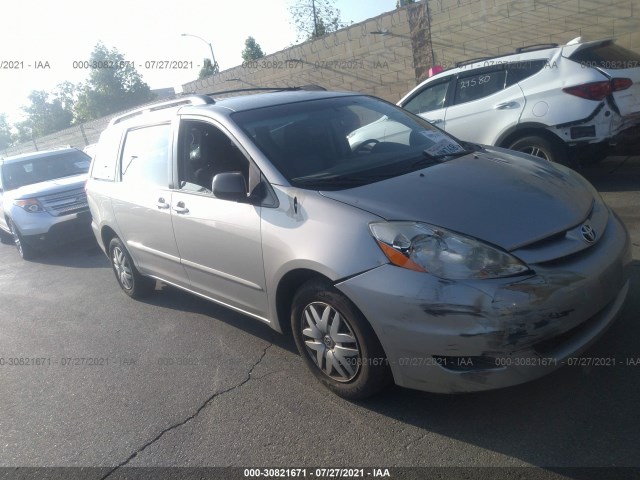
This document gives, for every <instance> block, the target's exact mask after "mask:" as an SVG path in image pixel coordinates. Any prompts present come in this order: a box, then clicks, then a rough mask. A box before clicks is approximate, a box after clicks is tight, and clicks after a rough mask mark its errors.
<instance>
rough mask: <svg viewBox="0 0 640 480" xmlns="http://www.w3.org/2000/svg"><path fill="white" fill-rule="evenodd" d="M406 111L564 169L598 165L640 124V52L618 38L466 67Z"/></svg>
mask: <svg viewBox="0 0 640 480" xmlns="http://www.w3.org/2000/svg"><path fill="white" fill-rule="evenodd" d="M398 105H399V106H401V107H403V108H405V109H407V110H409V111H410V112H413V113H415V114H418V115H420V116H421V117H423V118H425V119H427V120H428V121H429V122H431V123H432V124H434V125H436V126H438V127H440V128H442V129H443V130H445V131H447V132H448V133H450V134H452V135H454V136H456V137H458V138H460V139H462V140H466V141H470V142H475V143H480V144H485V145H495V146H499V147H505V148H510V149H513V150H518V151H521V152H525V153H529V154H532V155H535V156H538V157H542V158H546V159H547V160H551V161H559V162H562V163H566V162H567V159H568V158H570V154H572V153H578V154H579V155H580V156H581V157H587V156H589V157H591V159H592V160H597V159H600V158H604V157H605V156H606V155H607V153H608V147H609V145H610V144H611V143H612V142H615V136H616V135H617V134H618V133H620V132H621V131H622V130H624V129H626V128H629V127H634V126H637V125H640V54H638V53H636V52H632V51H630V50H627V49H625V48H623V47H620V46H619V45H616V44H615V43H614V41H613V40H600V41H594V42H581V39H580V38H576V39H574V40H572V41H570V42H569V43H567V44H566V45H564V46H557V45H555V44H550V45H533V46H531V47H524V48H520V49H518V50H516V53H514V54H510V55H504V56H501V57H495V58H483V59H476V60H470V61H467V62H464V63H459V64H458V65H457V67H456V68H452V69H449V70H445V71H442V72H440V73H438V74H436V75H434V76H432V77H431V78H429V79H427V80H425V81H424V82H422V83H421V84H420V85H418V86H417V87H416V88H414V89H413V90H411V91H410V92H409V93H408V94H407V95H406V96H405V97H404V98H402V99H401V100H400V101H399V102H398ZM359 135H360V136H366V135H367V133H366V132H361V133H360V134H359ZM374 137H375V135H374ZM361 140H365V139H364V138H362V139H361Z"/></svg>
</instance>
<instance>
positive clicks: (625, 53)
mask: <svg viewBox="0 0 640 480" xmlns="http://www.w3.org/2000/svg"><path fill="white" fill-rule="evenodd" d="M569 58H570V59H571V60H573V61H574V62H578V63H580V64H581V65H582V66H583V67H599V68H606V69H611V70H620V69H625V68H636V67H640V54H639V53H636V52H632V51H631V50H627V49H626V48H623V47H621V46H619V45H616V44H615V43H613V42H605V43H601V44H598V45H594V46H592V47H586V48H583V49H582V50H578V51H577V52H575V53H574V54H573V55H571V56H570V57H569Z"/></svg>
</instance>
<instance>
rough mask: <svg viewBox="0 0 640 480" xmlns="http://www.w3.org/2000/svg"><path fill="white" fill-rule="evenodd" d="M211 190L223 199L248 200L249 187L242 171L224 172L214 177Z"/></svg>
mask: <svg viewBox="0 0 640 480" xmlns="http://www.w3.org/2000/svg"><path fill="white" fill-rule="evenodd" d="M211 191H212V192H213V194H214V195H215V196H216V198H220V199H222V200H232V201H235V202H246V201H247V187H246V185H245V182H244V176H243V175H242V173H240V172H223V173H218V174H217V175H216V176H215V177H213V184H212V187H211Z"/></svg>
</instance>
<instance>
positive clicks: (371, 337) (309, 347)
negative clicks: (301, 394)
mask: <svg viewBox="0 0 640 480" xmlns="http://www.w3.org/2000/svg"><path fill="white" fill-rule="evenodd" d="M291 327H292V330H293V336H294V338H295V342H296V345H297V347H298V351H299V352H300V355H301V356H302V359H303V361H304V363H305V365H306V366H307V368H309V370H311V372H312V373H313V374H314V375H315V377H316V378H317V379H318V380H320V381H321V382H322V383H323V384H324V385H325V386H327V387H328V388H329V389H330V390H331V391H333V392H334V393H336V394H337V395H339V396H341V397H343V398H346V399H349V400H360V399H364V398H367V397H370V396H371V395H373V394H375V393H377V392H379V391H380V390H382V389H383V388H385V387H386V386H387V385H389V384H390V383H391V380H392V376H391V369H390V368H389V363H388V360H387V358H386V355H385V353H384V350H383V348H382V345H380V342H379V340H378V338H377V337H376V335H375V333H374V331H373V329H372V328H371V325H369V323H368V322H367V321H366V320H365V318H364V316H363V315H362V314H361V313H360V311H359V310H358V309H357V308H356V306H355V305H354V304H353V303H352V302H351V301H350V300H349V299H348V298H347V297H345V296H344V295H343V294H342V293H340V292H339V291H338V290H337V289H335V288H334V287H333V286H332V285H330V284H329V283H327V282H325V281H322V280H310V281H308V282H307V283H305V284H304V285H302V287H300V289H299V290H298V292H297V293H296V295H295V297H294V299H293V304H292V309H291Z"/></svg>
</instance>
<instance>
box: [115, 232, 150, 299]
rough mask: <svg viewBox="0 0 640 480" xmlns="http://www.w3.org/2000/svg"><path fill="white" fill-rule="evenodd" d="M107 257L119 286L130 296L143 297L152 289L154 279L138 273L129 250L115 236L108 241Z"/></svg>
mask: <svg viewBox="0 0 640 480" xmlns="http://www.w3.org/2000/svg"><path fill="white" fill-rule="evenodd" d="M109 259H110V260H111V267H112V268H113V273H114V274H115V275H116V278H117V279H118V283H119V284H120V288H122V290H123V291H124V293H126V294H127V295H129V296H130V297H131V298H141V297H144V296H145V295H148V294H149V293H150V292H151V291H152V290H153V287H154V285H155V280H153V279H151V278H148V277H145V276H143V275H140V272H138V269H137V268H136V267H135V265H134V264H133V261H132V260H131V256H130V255H129V252H127V249H126V248H124V245H123V244H122V242H121V241H120V239H119V238H117V237H116V238H114V239H112V240H111V242H110V243H109Z"/></svg>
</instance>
